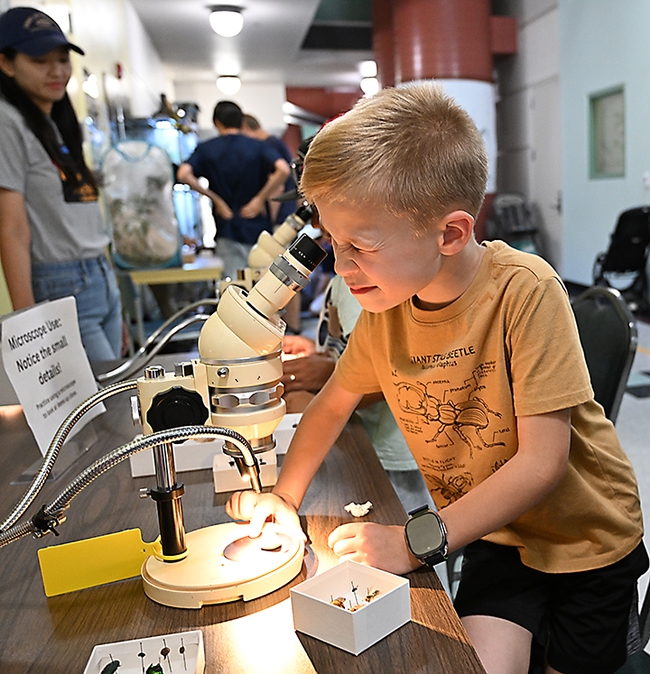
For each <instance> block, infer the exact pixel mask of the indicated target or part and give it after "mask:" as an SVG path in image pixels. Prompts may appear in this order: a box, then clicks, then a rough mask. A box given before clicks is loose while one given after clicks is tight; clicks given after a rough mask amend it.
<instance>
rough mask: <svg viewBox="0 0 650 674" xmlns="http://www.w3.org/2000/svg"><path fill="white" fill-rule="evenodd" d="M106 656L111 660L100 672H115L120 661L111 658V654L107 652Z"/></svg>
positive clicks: (103, 673) (105, 673)
mask: <svg viewBox="0 0 650 674" xmlns="http://www.w3.org/2000/svg"><path fill="white" fill-rule="evenodd" d="M108 657H109V658H110V659H111V661H110V662H109V663H108V664H107V665H106V667H104V669H102V671H101V674H115V672H116V671H117V670H118V669H119V667H120V664H121V663H120V661H119V660H113V656H112V655H111V654H110V653H109V654H108Z"/></svg>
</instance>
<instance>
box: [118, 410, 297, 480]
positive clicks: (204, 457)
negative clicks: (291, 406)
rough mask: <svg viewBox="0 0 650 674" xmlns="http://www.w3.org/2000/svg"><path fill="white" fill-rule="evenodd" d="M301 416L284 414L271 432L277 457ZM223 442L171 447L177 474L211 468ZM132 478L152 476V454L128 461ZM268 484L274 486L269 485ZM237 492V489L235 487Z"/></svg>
mask: <svg viewBox="0 0 650 674" xmlns="http://www.w3.org/2000/svg"><path fill="white" fill-rule="evenodd" d="M301 417H302V414H285V415H284V417H282V420H281V421H280V423H279V424H278V427H277V428H276V429H275V431H274V432H273V438H274V439H275V443H276V448H275V451H276V453H277V454H285V453H286V451H287V448H288V447H289V443H290V442H291V438H292V437H293V434H294V432H295V430H296V426H297V425H298V422H299V421H300V418H301ZM223 442H224V441H223V439H221V438H215V439H214V440H207V441H199V440H186V441H185V442H183V443H180V444H175V445H174V464H175V466H176V472H177V473H183V472H187V471H190V470H203V469H206V468H213V463H214V458H215V456H218V455H222V454H223V449H222V447H223ZM129 464H130V466H131V476H132V477H148V476H151V475H155V474H156V469H155V466H154V462H153V450H152V449H143V450H142V451H140V452H137V453H136V454H132V455H131V456H130V457H129ZM272 484H275V482H273V483H272ZM238 488H239V489H241V486H240V487H238Z"/></svg>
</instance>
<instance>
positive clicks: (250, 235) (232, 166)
mask: <svg viewBox="0 0 650 674" xmlns="http://www.w3.org/2000/svg"><path fill="white" fill-rule="evenodd" d="M242 117H243V113H242V111H241V108H240V107H239V106H238V105H237V104H236V103H233V102H232V101H219V103H217V105H216V107H215V109H214V114H213V121H214V125H215V126H216V128H217V131H218V132H219V136H217V137H216V138H212V139H210V140H208V141H205V142H204V143H200V144H199V145H198V147H197V148H196V150H195V151H194V153H193V154H192V156H191V157H190V158H189V159H188V160H187V161H186V162H184V163H183V164H181V165H180V167H179V169H178V172H177V178H178V180H179V181H180V182H183V183H186V184H187V185H189V186H190V187H191V188H192V189H193V190H195V191H196V192H198V193H199V194H204V195H205V196H207V197H209V198H210V200H211V201H212V204H213V214H214V220H215V223H216V226H217V234H216V244H217V255H219V257H221V259H222V260H223V263H224V269H223V275H224V278H236V276H237V270H238V269H243V268H245V267H247V266H248V254H249V252H250V249H251V248H252V246H253V244H254V243H255V242H256V241H257V239H258V237H259V235H260V233H261V232H262V231H264V230H266V231H269V232H270V231H271V229H272V222H271V218H270V216H269V213H268V210H267V206H266V202H267V200H268V199H269V198H270V197H271V196H272V195H274V194H275V193H276V192H277V191H278V188H280V187H281V186H282V185H283V184H284V182H285V181H286V179H287V177H288V176H289V174H290V172H291V170H290V168H289V164H288V162H287V161H286V160H285V159H283V158H282V157H281V156H280V155H279V154H278V153H277V151H275V150H274V149H273V148H271V147H270V146H268V145H267V144H265V143H262V142H261V141H259V140H255V139H253V138H247V137H246V136H245V135H244V134H243V133H242V132H241V126H242ZM202 177H204V178H207V180H208V187H207V188H205V187H203V185H201V182H200V181H199V178H202Z"/></svg>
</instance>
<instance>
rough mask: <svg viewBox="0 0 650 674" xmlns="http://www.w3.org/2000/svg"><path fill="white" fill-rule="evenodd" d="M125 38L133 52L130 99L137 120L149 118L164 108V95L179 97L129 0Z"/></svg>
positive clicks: (130, 67)
mask: <svg viewBox="0 0 650 674" xmlns="http://www.w3.org/2000/svg"><path fill="white" fill-rule="evenodd" d="M125 10H126V25H125V27H124V37H125V40H126V44H127V45H128V51H129V75H130V78H129V85H130V87H129V94H130V95H129V98H130V100H131V114H132V115H133V116H134V117H148V116H150V115H152V114H153V113H154V112H156V110H158V108H159V107H160V94H165V95H166V96H167V99H168V100H170V101H173V100H174V98H175V93H174V86H173V83H172V82H171V80H169V79H167V77H166V76H165V69H164V67H163V64H162V61H161V60H160V57H159V56H158V52H157V51H156V48H155V47H154V45H153V43H152V42H151V38H150V37H149V35H148V34H147V32H146V31H145V29H144V26H143V25H142V22H141V21H140V17H139V16H138V15H137V14H136V12H135V10H134V9H133V6H132V5H131V3H130V2H129V1H128V0H126V3H125Z"/></svg>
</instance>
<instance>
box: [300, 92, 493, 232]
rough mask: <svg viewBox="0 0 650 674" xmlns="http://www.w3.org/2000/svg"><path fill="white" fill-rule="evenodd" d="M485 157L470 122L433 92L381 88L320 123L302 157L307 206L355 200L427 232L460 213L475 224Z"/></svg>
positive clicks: (483, 182)
mask: <svg viewBox="0 0 650 674" xmlns="http://www.w3.org/2000/svg"><path fill="white" fill-rule="evenodd" d="M486 181H487V155H486V151H485V145H484V143H483V139H482V138H481V134H480V133H479V131H478V129H477V128H476V125H475V124H474V122H473V121H472V119H471V118H470V117H469V115H468V114H467V113H466V112H465V111H464V110H463V109H462V108H461V107H460V106H459V105H458V104H457V103H456V102H455V101H454V100H453V99H452V98H451V97H449V96H447V95H445V94H444V93H443V91H442V90H441V89H440V88H439V87H438V86H436V85H433V84H430V83H417V84H411V85H408V86H405V87H401V88H390V89H383V90H382V91H380V92H379V93H377V94H375V95H374V96H372V97H370V98H364V99H361V100H360V101H359V102H358V103H357V104H356V105H355V106H354V108H352V110H350V111H349V112H347V113H346V114H345V115H343V116H341V117H338V118H336V119H334V120H333V121H331V122H329V123H328V124H326V125H325V126H324V127H323V128H322V129H321V130H320V131H319V132H318V133H317V134H316V136H315V137H314V139H313V141H312V142H311V144H310V146H309V151H308V153H307V156H306V157H305V166H304V171H303V174H302V179H301V182H300V189H301V192H302V194H303V195H304V197H305V199H307V200H308V201H310V202H312V201H318V200H319V199H321V198H322V199H325V200H332V201H350V202H352V201H354V202H357V203H359V204H360V205H363V204H367V205H368V206H371V207H373V208H377V207H380V208H383V209H384V210H385V211H387V212H389V213H391V214H392V215H394V216H396V217H405V218H407V219H408V220H410V221H411V222H412V223H414V224H416V225H418V226H426V223H428V222H431V221H432V220H438V219H439V218H441V217H442V216H444V215H445V214H446V213H448V212H450V211H452V210H455V209H462V210H465V211H467V212H468V213H469V214H470V215H472V216H474V217H476V215H477V213H478V211H479V209H480V207H481V203H482V201H483V196H484V193H485V185H486Z"/></svg>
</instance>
